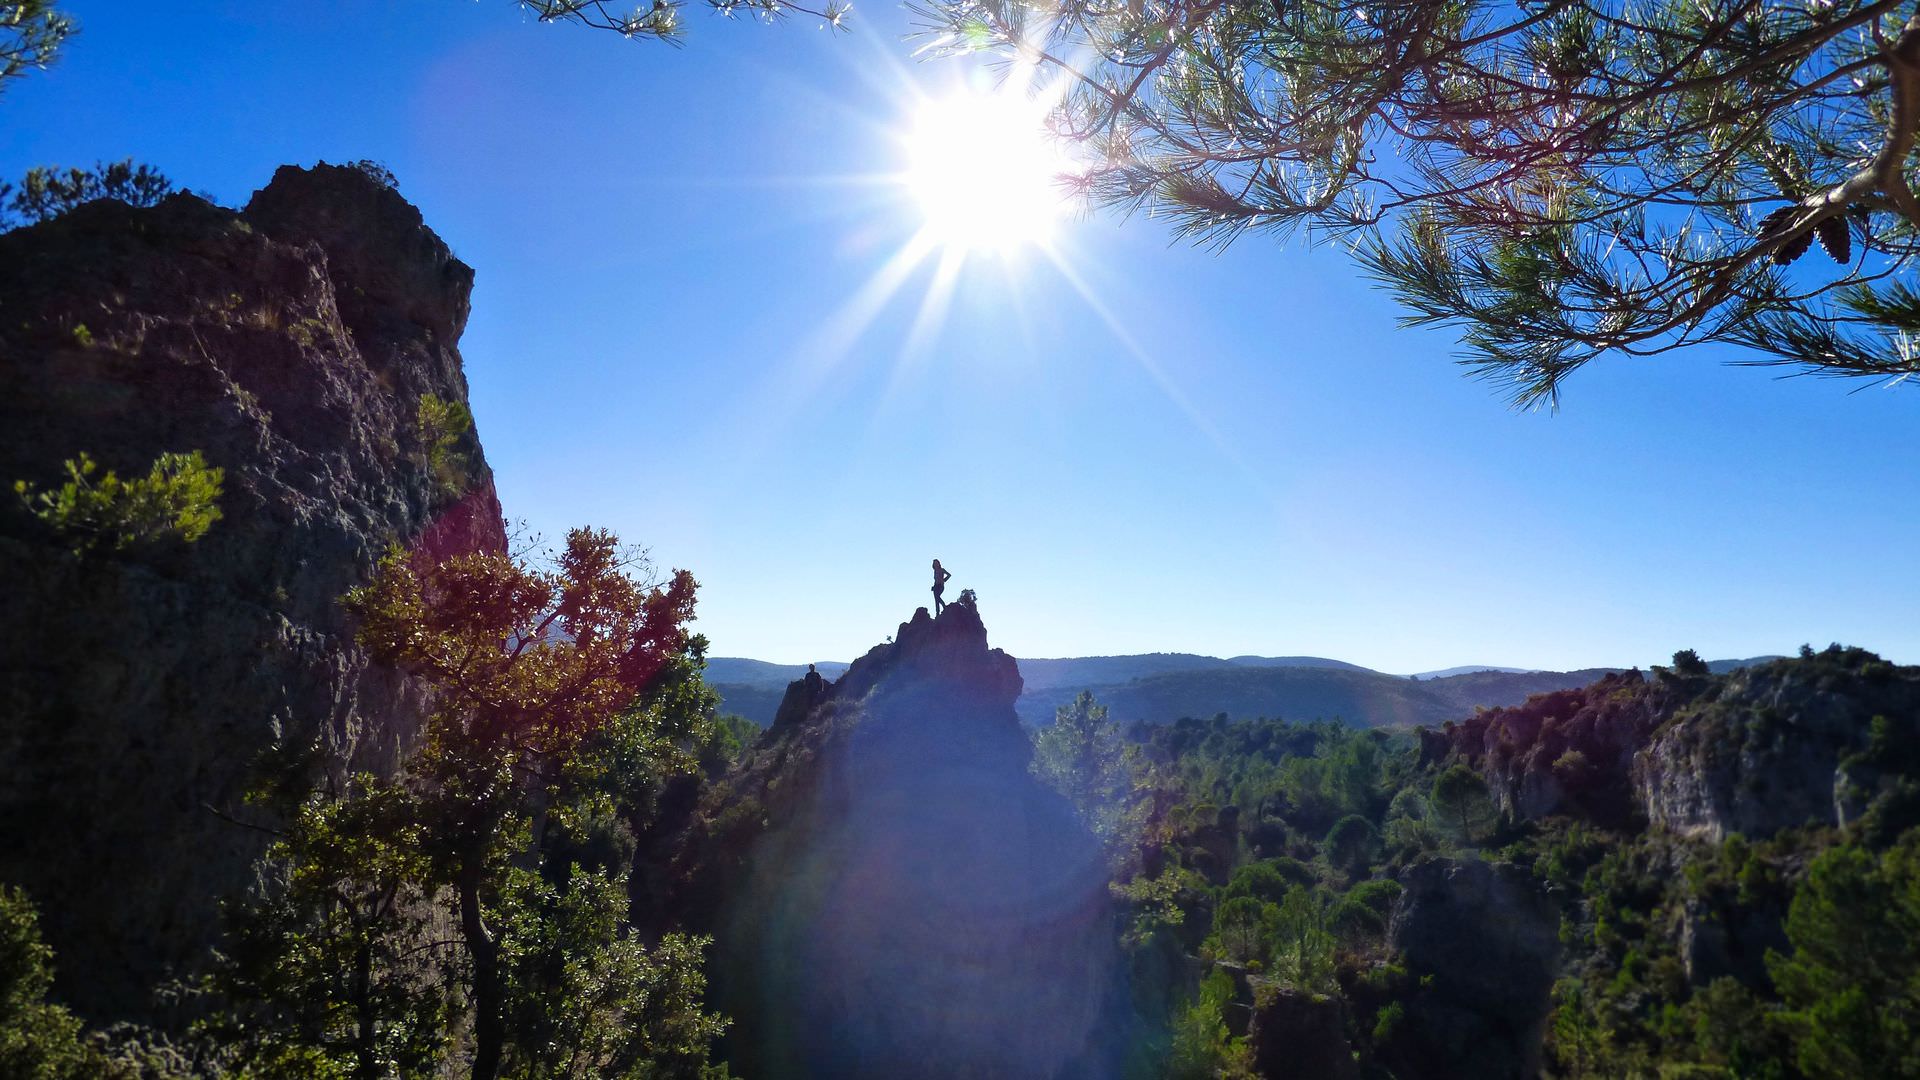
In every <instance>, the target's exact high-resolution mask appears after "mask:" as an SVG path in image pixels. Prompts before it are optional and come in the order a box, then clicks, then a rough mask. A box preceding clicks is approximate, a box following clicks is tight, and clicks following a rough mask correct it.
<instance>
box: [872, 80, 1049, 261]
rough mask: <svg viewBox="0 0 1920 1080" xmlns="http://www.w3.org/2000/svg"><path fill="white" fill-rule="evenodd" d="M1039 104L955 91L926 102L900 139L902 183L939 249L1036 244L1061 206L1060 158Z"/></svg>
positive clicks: (1045, 236)
mask: <svg viewBox="0 0 1920 1080" xmlns="http://www.w3.org/2000/svg"><path fill="white" fill-rule="evenodd" d="M1045 116H1046V108H1045V106H1044V104H1042V103H1037V102H1033V101H1029V100H1026V99H1025V98H1024V97H1021V96H1018V95H1008V94H998V95H993V96H985V95H979V94H971V93H957V94H954V95H952V96H949V97H945V98H940V99H937V100H934V101H929V102H927V103H926V104H925V105H924V106H922V108H921V109H920V112H919V115H917V116H916V117H915V118H914V123H913V130H912V131H911V132H910V133H909V135H908V137H907V172H906V184H907V187H908V188H909V189H910V190H911V191H912V193H913V196H914V198H915V199H916V200H917V201H918V202H919V204H920V209H921V212H922V213H923V214H925V215H926V224H927V229H928V231H929V233H930V234H931V238H932V239H933V240H935V241H936V242H937V243H939V244H940V245H942V246H943V247H947V248H959V249H971V250H993V251H999V252H1003V253H1004V252H1010V251H1014V250H1018V249H1021V248H1025V247H1030V246H1043V245H1045V244H1046V243H1047V241H1048V239H1049V238H1050V237H1051V236H1052V233H1053V226H1054V224H1055V222H1056V221H1058V220H1059V218H1060V217H1061V216H1062V214H1063V213H1064V212H1065V209H1066V202H1067V195H1066V192H1065V191H1064V190H1063V189H1062V186H1061V183H1060V177H1061V175H1062V174H1063V173H1065V172H1066V171H1067V160H1066V158H1065V156H1064V155H1063V154H1061V152H1060V150H1059V148H1058V146H1057V145H1056V143H1055V142H1054V140H1053V139H1051V138H1050V137H1049V136H1048V134H1047V131H1046V128H1045V126H1044V120H1045Z"/></svg>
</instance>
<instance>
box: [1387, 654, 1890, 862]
mask: <svg viewBox="0 0 1920 1080" xmlns="http://www.w3.org/2000/svg"><path fill="white" fill-rule="evenodd" d="M1876 718H1880V719H1879V720H1878V721H1877V722H1878V723H1879V725H1880V728H1881V731H1882V734H1881V735H1880V736H1879V739H1880V740H1881V741H1886V740H1887V738H1888V735H1889V733H1891V734H1893V735H1895V736H1901V735H1903V734H1904V733H1906V732H1909V731H1911V730H1912V729H1913V728H1914V726H1915V725H1916V724H1920V668H1911V667H1896V666H1894V665H1892V664H1888V663H1887V662H1885V661H1883V660H1881V659H1880V658H1879V657H1877V656H1875V655H1874V654H1872V653H1870V652H1867V651H1866V650H1864V649H1850V648H1840V647H1838V646H1836V647H1834V648H1831V649H1827V650H1825V651H1824V652H1820V653H1817V654H1814V653H1810V654H1808V655H1806V656H1804V657H1801V658H1797V659H1790V660H1773V661H1768V662H1766V663H1762V664H1759V665H1756V666H1754V667H1750V668H1744V669H1741V670H1737V671H1734V672H1731V673H1729V674H1726V675H1695V676H1686V675H1680V674H1676V673H1674V672H1671V671H1665V670H1662V671H1659V672H1658V673H1657V674H1656V675H1655V677H1654V678H1651V679H1648V678H1645V677H1643V676H1641V675H1640V674H1639V673H1638V672H1626V673H1623V674H1618V675H1609V676H1607V677H1606V678H1604V679H1601V680H1599V681H1598V682H1595V683H1594V684H1592V685H1591V686H1586V687H1582V688H1580V689H1577V690H1565V691H1560V692H1557V693H1552V694H1543V695H1540V696H1537V697H1534V698H1532V699H1530V700H1528V701H1527V702H1526V703H1525V704H1523V705H1519V706H1515V707H1512V708H1504V709H1491V710H1487V711H1485V712H1482V713H1480V714H1478V715H1476V716H1474V717H1472V718H1470V719H1468V720H1465V721H1463V722H1460V723H1457V724H1454V723H1450V724H1447V725H1446V726H1445V727H1444V728H1443V729H1441V730H1439V731H1426V732H1423V733H1422V738H1423V740H1424V743H1425V752H1426V756H1427V757H1428V758H1429V759H1430V760H1438V759H1440V758H1442V757H1445V756H1447V755H1448V754H1457V755H1459V756H1460V757H1461V758H1462V759H1463V760H1466V761H1469V762H1472V763H1473V764H1474V765H1475V766H1476V767H1478V768H1479V769H1480V770H1481V771H1482V773H1483V774H1484V775H1485V776H1486V777H1487V779H1488V781H1489V783H1490V784H1491V785H1492V787H1493V790H1494V794H1495V796H1496V798H1497V799H1498V801H1499V802H1500V803H1501V806H1502V809H1503V810H1504V811H1505V812H1507V813H1508V814H1509V815H1511V816H1512V817H1514V818H1517V819H1520V820H1537V819H1540V818H1544V817H1547V816H1549V815H1552V814H1575V815H1578V816H1580V817H1582V818H1585V819H1587V820H1590V821H1594V822H1596V823H1598V824H1601V825H1604V826H1607V827H1612V828H1623V827H1624V828H1632V829H1636V830H1637V829H1640V828H1644V827H1649V826H1650V827H1653V828H1656V829H1660V830H1663V831H1665V832H1670V833H1673V834H1676V835H1680V836H1698V837H1703V838H1706V839H1709V840H1714V841H1718V840H1720V839H1722V838H1724V837H1726V836H1727V835H1729V834H1732V833H1739V834H1742V835H1743V836H1746V837H1747V838H1749V839H1756V838H1763V837H1768V836H1772V835H1773V834H1775V833H1777V832H1779V831H1781V830H1783V829H1788V828H1794V827H1799V826H1821V825H1830V826H1839V825H1846V824H1848V823H1849V821H1850V820H1852V819H1857V818H1858V817H1860V815H1861V814H1862V813H1864V812H1865V810H1866V807H1867V805H1868V804H1869V803H1870V802H1872V800H1873V799H1874V798H1876V797H1877V796H1879V795H1881V794H1883V791H1882V788H1884V787H1885V786H1886V783H1883V780H1884V781H1887V782H1891V779H1892V777H1891V776H1883V775H1882V773H1884V772H1886V770H1884V769H1882V768H1878V767H1876V764H1875V762H1876V752H1877V751H1876V745H1875V742H1876V736H1875V725H1876ZM1896 741H1898V740H1896Z"/></svg>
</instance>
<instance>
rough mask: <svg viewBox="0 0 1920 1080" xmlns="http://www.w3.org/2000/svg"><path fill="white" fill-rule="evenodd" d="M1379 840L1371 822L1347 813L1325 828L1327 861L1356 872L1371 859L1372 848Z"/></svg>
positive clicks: (1350, 871) (1363, 867) (1365, 866)
mask: <svg viewBox="0 0 1920 1080" xmlns="http://www.w3.org/2000/svg"><path fill="white" fill-rule="evenodd" d="M1378 840H1379V836H1378V834H1377V833H1376V832H1375V831H1374V828H1373V823H1372V822H1370V821H1368V820H1367V819H1366V818H1363V817H1361V816H1360V815H1358V814H1348V815H1347V816H1346V817H1343V818H1341V819H1340V820H1339V821H1336V822H1334V823H1333V828H1331V829H1328V830H1327V840H1326V852H1327V862H1329V863H1331V864H1332V865H1334V866H1336V867H1338V868H1340V869H1342V870H1345V871H1347V872H1348V873H1350V874H1358V873H1360V872H1361V871H1362V870H1364V869H1366V868H1367V866H1368V865H1369V864H1370V863H1372V861H1373V849H1374V845H1375V843H1376V842H1377V841H1378Z"/></svg>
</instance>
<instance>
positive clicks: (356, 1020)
mask: <svg viewBox="0 0 1920 1080" xmlns="http://www.w3.org/2000/svg"><path fill="white" fill-rule="evenodd" d="M418 809H419V806H418V801H417V800H416V799H415V798H414V797H413V794H412V793H411V792H410V791H408V790H407V789H406V788H405V787H404V786H402V785H397V784H388V783H383V782H381V781H379V780H377V779H376V778H374V777H372V776H364V775H363V776H357V777H353V778H351V781H350V786H349V788H348V790H346V791H345V792H342V793H341V794H340V795H339V796H338V797H316V798H313V799H310V800H308V801H307V802H306V803H305V804H304V805H301V806H300V807H298V809H297V810H296V811H295V814H294V817H293V820H291V821H290V822H289V823H288V825H287V828H286V830H285V832H284V833H283V835H282V836H281V837H280V839H278V840H277V841H276V842H275V843H274V844H273V845H272V847H270V848H269V849H268V852H267V865H268V866H269V867H271V868H272V870H271V871H270V873H272V875H273V877H272V878H271V880H270V881H269V883H268V884H267V886H266V887H265V888H264V889H263V890H261V892H260V894H259V895H258V896H257V897H255V898H254V899H253V901H252V902H250V903H246V904H234V905H230V906H229V908H228V912H227V914H228V927H227V935H226V939H225V941H224V943H223V945H222V949H221V954H220V956H219V958H218V962H217V963H216V965H215V969H214V971H213V973H212V974H211V976H210V977H209V978H208V980H207V982H206V985H205V987H204V989H205V990H207V991H208V992H209V993H211V994H212V995H213V997H214V1000H215V1001H217V1002H219V1003H220V1005H221V1006H223V1007H222V1008H219V1009H218V1010H216V1011H215V1012H214V1014H213V1015H212V1017H211V1018H209V1019H207V1020H205V1021H203V1022H202V1023H201V1024H200V1025H199V1033H200V1034H201V1035H203V1036H205V1037H208V1038H210V1039H212V1040H213V1041H215V1042H217V1043H218V1044H220V1045H222V1046H223V1047H225V1048H227V1050H228V1051H229V1052H230V1053H232V1054H233V1055H234V1057H235V1060H236V1062H237V1063H239V1064H241V1065H243V1066H244V1067H245V1068H246V1069H248V1070H249V1071H250V1072H252V1073H255V1074H257V1075H258V1076H260V1077H262V1078H265V1080H280V1078H284V1080H297V1078H300V1077H310V1076H311V1077H342V1078H345V1077H354V1078H357V1080H374V1078H380V1077H429V1076H433V1075H435V1073H436V1071H437V1069H438V1066H439V1062H440V1059H441V1055H442V1053H443V1051H444V1050H445V1048H446V1043H447V1040H448V1025H449V1023H450V1021H451V1019H452V1013H453V1010H454V1008H455V1005H456V992H455V989H454V985H455V983H456V981H457V971H456V962H457V959H458V958H457V955H456V954H455V952H454V950H453V948H452V943H451V942H448V941H446V940H444V938H443V937H442V936H441V935H440V934H439V933H438V930H437V928H436V927H435V926H434V924H433V922H432V921H431V919H430V918H428V917H427V913H428V912H429V911H430V909H431V908H432V906H433V905H434V904H435V902H436V901H438V900H439V899H440V898H439V897H438V896H436V895H435V890H434V889H433V886H432V885H431V884H430V882H431V878H432V874H431V869H432V868H431V865H430V863H429V861H428V859H427V857H426V855H425V853H424V851H423V844H422V841H423V839H424V835H423V833H424V826H423V823H422V822H421V821H419V820H418V818H417V817H416V813H417V811H418Z"/></svg>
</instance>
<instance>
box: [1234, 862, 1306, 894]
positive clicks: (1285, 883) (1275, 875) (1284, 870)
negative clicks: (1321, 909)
mask: <svg viewBox="0 0 1920 1080" xmlns="http://www.w3.org/2000/svg"><path fill="white" fill-rule="evenodd" d="M1312 883H1313V871H1312V870H1309V869H1307V866H1306V864H1305V863H1303V862H1301V861H1300V860H1298V859H1290V858H1287V857H1286V856H1284V855H1283V856H1281V857H1279V858H1277V859H1264V860H1262V861H1260V862H1255V863H1248V864H1246V865H1245V866H1242V867H1240V868H1239V869H1238V870H1235V871H1234V872H1233V877H1232V879H1231V880H1229V881H1228V882H1227V889H1226V892H1224V893H1223V894H1221V895H1222V897H1223V898H1225V899H1232V898H1234V897H1239V896H1251V897H1254V898H1256V899H1259V900H1265V901H1267V902H1268V903H1273V904H1277V903H1279V902H1280V901H1282V900H1284V899H1286V896H1287V893H1288V891H1289V890H1291V889H1292V888H1293V887H1294V886H1296V885H1310V884H1312Z"/></svg>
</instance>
